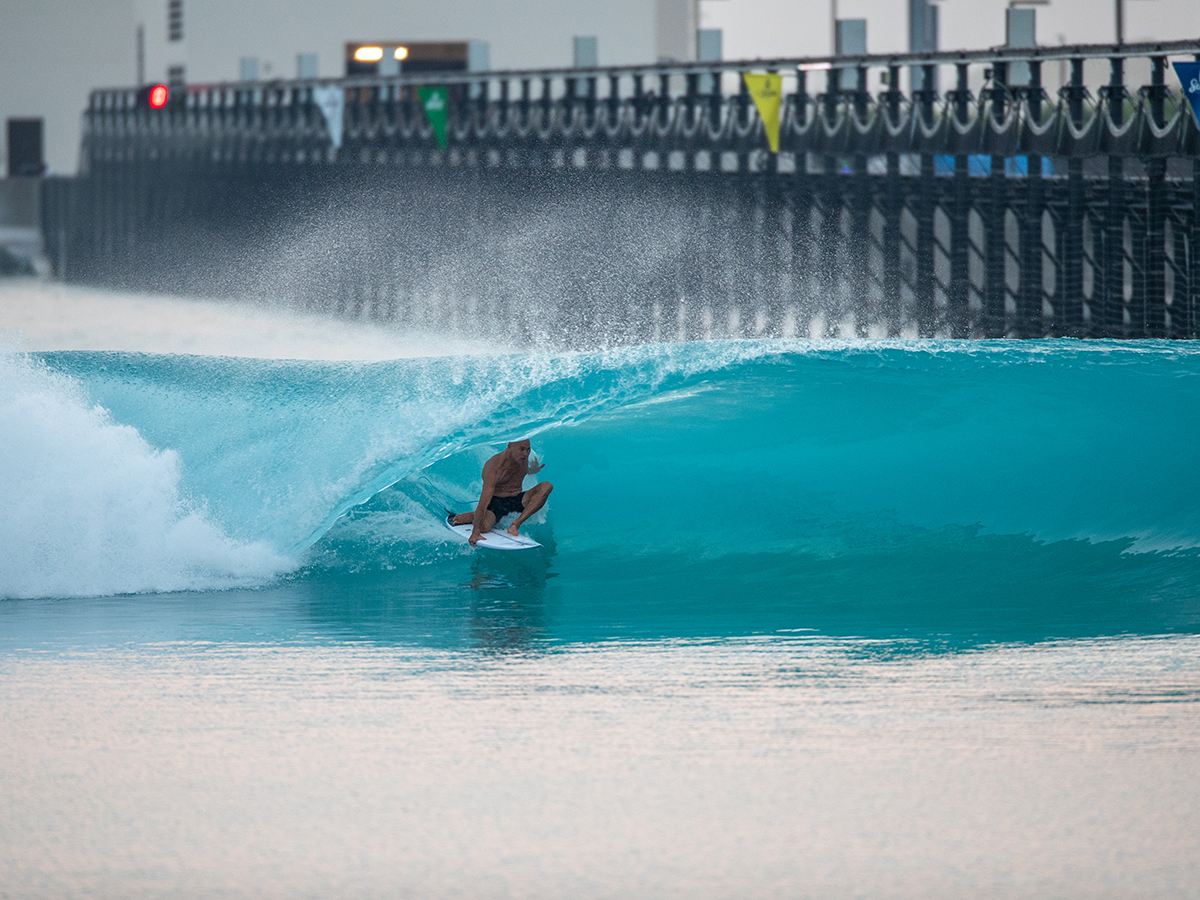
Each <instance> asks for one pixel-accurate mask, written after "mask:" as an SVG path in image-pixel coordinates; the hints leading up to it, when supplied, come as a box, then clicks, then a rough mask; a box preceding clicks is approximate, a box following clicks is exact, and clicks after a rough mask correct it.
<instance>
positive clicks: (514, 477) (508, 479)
mask: <svg viewBox="0 0 1200 900" xmlns="http://www.w3.org/2000/svg"><path fill="white" fill-rule="evenodd" d="M529 449H530V448H529V441H528V440H524V441H513V442H511V443H510V444H509V445H508V447H506V448H505V450H504V452H503V453H497V454H496V455H495V456H493V457H492V458H491V459H489V460H488V461H487V462H486V463H484V464H483V490H482V491H481V492H480V494H479V503H478V504H476V506H475V510H474V512H465V513H458V514H457V515H455V514H454V513H451V514H450V515H449V516H448V519H449V521H450V524H451V525H474V526H475V527H474V528H472V529H471V537H470V538H468V540H469V541H470V542H471V546H472V547H474V546H475V544H476V543H478V542H479V541H481V540H484V541H486V540H487V538H485V537H484V535H485V534H487V533H488V532H489V531H491V530H492V528H493V527H495V525H496V522H497V521H498V520H500V519H502V518H504V517H505V516H507V515H508V514H509V513H511V512H517V511H518V510H520V512H521V515H520V516H518V517H517V521H515V522H513V523H512V524H511V525H509V526H508V533H509V534H512V535H516V534H517V533H518V529H519V528H520V527H521V525H522V523H524V521H525V520H526V519H528V518H529V517H530V516H532V515H533V514H534V513H535V512H537V511H538V510H539V509H541V508H542V507H543V506H545V505H546V498H547V497H549V496H550V492H551V491H552V490H554V485H552V484H550V482H548V481H543V482H542V483H541V484H535V485H534V486H533V487H531V488H530V489H529V490H527V491H524V492H522V491H521V482H522V480H524V478H525V476H526V475H536V474H537V473H538V472H540V471H542V469H544V468H545V466H544V465H542V464H541V463H539V462H538V461H537V459H536V458H535V459H534V461H533V462H530V461H529Z"/></svg>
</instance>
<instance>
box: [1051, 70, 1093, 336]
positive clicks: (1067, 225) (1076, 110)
mask: <svg viewBox="0 0 1200 900" xmlns="http://www.w3.org/2000/svg"><path fill="white" fill-rule="evenodd" d="M1086 95H1087V90H1086V89H1085V88H1084V86H1083V59H1082V58H1081V57H1078V56H1077V57H1074V58H1073V59H1072V60H1071V82H1070V84H1069V85H1068V86H1067V88H1066V98H1067V115H1068V116H1070V119H1071V124H1072V125H1074V126H1075V127H1076V128H1082V127H1083V100H1084V97H1085V96H1086ZM1083 217H1084V208H1083V160H1082V159H1081V158H1080V157H1078V156H1072V157H1071V158H1070V159H1069V160H1068V161H1067V214H1066V221H1064V222H1063V223H1061V227H1062V230H1063V241H1062V248H1063V249H1062V254H1061V255H1060V258H1059V261H1058V265H1059V272H1060V273H1061V278H1060V279H1059V280H1060V283H1061V284H1062V290H1061V291H1059V297H1058V307H1057V309H1055V313H1056V314H1057V319H1058V323H1059V333H1060V334H1063V335H1069V336H1071V337H1081V336H1082V335H1083V334H1084V333H1085V331H1084V327H1083V307H1084V297H1083ZM1093 296H1095V294H1093ZM1097 312H1098V311H1097V310H1095V309H1093V310H1091V315H1092V317H1093V318H1092V327H1093V328H1094V327H1095V324H1096V322H1095V316H1096V313H1097Z"/></svg>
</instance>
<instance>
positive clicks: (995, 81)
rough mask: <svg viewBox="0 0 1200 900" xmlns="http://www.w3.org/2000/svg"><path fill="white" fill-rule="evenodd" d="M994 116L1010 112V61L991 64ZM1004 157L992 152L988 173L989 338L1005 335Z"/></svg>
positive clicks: (996, 119) (994, 118) (985, 314)
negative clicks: (990, 167)
mask: <svg viewBox="0 0 1200 900" xmlns="http://www.w3.org/2000/svg"><path fill="white" fill-rule="evenodd" d="M989 96H990V97H991V117H992V121H993V122H994V123H995V124H996V125H1000V124H1002V123H1003V122H1004V120H1005V118H1006V117H1007V114H1008V63H1006V62H1003V61H997V62H995V63H993V64H992V88H991V92H990V95H989ZM1004 164H1005V158H1004V157H1003V156H1002V155H1000V154H993V155H992V170H991V172H990V174H989V175H988V188H989V190H988V201H989V202H988V209H987V221H986V223H985V226H984V233H985V240H986V242H987V246H986V247H985V248H984V287H983V318H984V334H985V335H986V336H987V337H1004V335H1005V332H1006V331H1007V323H1006V321H1005V318H1006V315H1005V308H1004V306H1005V302H1004V301H1005V278H1004V274H1005V273H1004V269H1005V265H1004V264H1005V255H1006V253H1007V249H1006V238H1005V234H1004V231H1005V229H1004V220H1005V217H1006V215H1007V213H1008V185H1007V184H1006V183H1005V172H1004Z"/></svg>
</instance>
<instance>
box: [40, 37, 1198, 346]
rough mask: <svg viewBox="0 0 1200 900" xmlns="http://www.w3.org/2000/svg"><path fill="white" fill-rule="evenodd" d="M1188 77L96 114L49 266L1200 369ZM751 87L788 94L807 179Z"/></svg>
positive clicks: (849, 66)
mask: <svg viewBox="0 0 1200 900" xmlns="http://www.w3.org/2000/svg"><path fill="white" fill-rule="evenodd" d="M1169 57H1174V58H1176V59H1178V58H1181V57H1182V58H1200V40H1198V41H1183V42H1175V43H1159V44H1145V45H1141V44H1123V45H1111V46H1109V45H1104V46H1074V47H1041V48H1033V49H1022V50H1006V49H990V50H983V51H971V52H941V53H930V54H908V55H904V54H901V55H890V56H861V57H853V56H839V57H835V58H812V59H779V60H754V61H739V62H728V63H703V64H700V63H697V64H678V65H676V64H671V65H658V66H645V67H624V68H601V69H560V70H537V71H511V72H492V73H482V74H465V73H457V74H452V75H451V74H448V75H445V76H438V77H437V78H436V80H433V79H432V76H430V75H429V74H423V75H418V74H414V75H411V76H405V75H403V74H402V75H400V76H396V77H389V78H347V79H336V80H331V79H322V80H310V81H274V82H254V83H239V84H221V85H188V86H186V88H184V87H182V86H181V87H177V88H173V89H172V97H171V102H170V103H168V104H167V106H166V107H165V108H163V109H159V110H156V109H150V108H148V107H146V106H145V105H144V104H142V103H141V102H140V101H139V96H138V92H137V91H135V90H133V89H112V90H97V91H94V92H93V93H92V95H91V99H90V103H89V106H88V108H87V110H86V112H85V113H84V115H85V134H84V140H83V145H82V147H81V174H80V175H79V176H78V177H76V178H60V179H47V180H46V182H45V183H44V186H43V192H44V193H43V221H44V230H45V241H46V247H47V254H48V256H49V257H50V259H51V262H52V265H53V267H54V271H55V272H56V274H57V275H58V276H59V277H61V278H63V279H65V280H67V281H75V282H83V283H89V284H97V285H107V286H112V287H120V288H128V289H137V290H161V291H168V292H172V293H185V294H189V293H190V294H198V295H203V296H227V297H231V298H243V297H266V298H270V299H273V300H277V301H280V302H285V303H289V304H292V305H294V306H296V307H298V308H302V309H317V310H324V311H329V312H332V313H335V314H338V315H344V316H351V317H357V318H366V319H371V320H375V321H379V322H381V323H391V324H396V325H403V326H408V327H415V328H428V329H431V330H433V329H447V328H453V329H459V330H461V331H463V332H464V333H471V334H493V335H497V336H503V337H505V338H508V339H511V340H513V341H516V342H526V343H528V342H535V343H536V342H549V343H550V344H553V345H557V346H583V345H591V344H594V343H595V342H596V340H597V336H602V341H601V342H602V343H606V344H622V343H633V342H640V341H647V340H688V339H694V338H720V337H752V336H792V335H811V336H817V337H819V336H842V337H855V336H860V337H867V336H871V337H898V336H906V337H936V336H941V337H955V338H971V337H975V338H989V337H1021V338H1025V337H1044V336H1070V337H1096V338H1099V337H1107V338H1193V337H1196V336H1197V335H1198V334H1200V129H1198V128H1197V123H1196V120H1195V117H1194V115H1193V113H1192V111H1191V110H1190V109H1189V108H1188V104H1187V102H1186V101H1185V100H1184V99H1183V98H1182V97H1181V96H1180V95H1179V92H1178V91H1174V92H1173V91H1171V90H1170V89H1169V88H1168V82H1169V77H1168V72H1169V68H1168V61H1169ZM1051 65H1053V66H1056V67H1057V68H1056V72H1058V71H1062V72H1064V73H1066V75H1067V77H1066V78H1065V79H1062V80H1063V81H1065V83H1064V84H1063V85H1062V87H1061V88H1059V89H1058V90H1057V91H1056V92H1055V93H1054V94H1051V93H1050V92H1048V91H1047V90H1046V88H1045V87H1044V84H1045V81H1046V79H1045V78H1044V77H1043V76H1044V73H1045V72H1046V71H1047V67H1049V66H1051ZM1135 70H1136V71H1138V72H1145V73H1147V75H1146V77H1145V78H1144V79H1139V80H1137V81H1131V80H1130V77H1129V73H1131V72H1134V71H1135ZM747 71H756V72H775V73H779V74H780V75H781V76H782V79H783V81H782V83H783V90H784V96H783V103H782V109H781V114H780V139H779V148H778V152H771V151H770V149H769V148H768V142H767V139H766V136H765V132H764V127H763V121H762V119H761V117H760V115H759V113H758V111H757V109H756V107H755V104H754V102H753V100H752V98H751V96H750V94H749V92H748V90H747V88H746V84H745V81H744V80H743V79H742V78H741V77H740V73H742V72H747ZM1098 72H1100V73H1103V74H1102V75H1100V76H1098V75H1097V73H1098ZM948 75H953V77H952V78H948V77H947V76H948ZM906 83H907V84H910V85H911V84H916V85H919V87H918V88H917V89H911V88H909V89H904V86H905V84H906ZM431 85H436V86H439V87H444V88H445V95H444V96H445V97H446V100H447V103H448V109H447V110H446V129H445V136H444V143H443V140H442V137H441V135H439V134H438V133H437V132H436V131H435V129H434V128H433V127H432V126H431V123H430V118H429V116H428V115H427V114H426V112H425V109H424V108H423V106H422V102H421V88H423V87H426V88H427V87H429V86H431ZM873 88H876V89H875V90H873Z"/></svg>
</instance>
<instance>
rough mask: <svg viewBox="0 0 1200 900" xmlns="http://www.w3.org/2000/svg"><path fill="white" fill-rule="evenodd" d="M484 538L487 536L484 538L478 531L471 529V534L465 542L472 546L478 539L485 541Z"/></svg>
mask: <svg viewBox="0 0 1200 900" xmlns="http://www.w3.org/2000/svg"><path fill="white" fill-rule="evenodd" d="M486 540H487V538H485V537H484V536H483V535H482V534H480V533H479V532H478V531H472V532H471V536H470V537H469V538H467V543H468V544H470V545H471V546H472V547H474V546H475V544H476V543H478V542H479V541H486Z"/></svg>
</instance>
